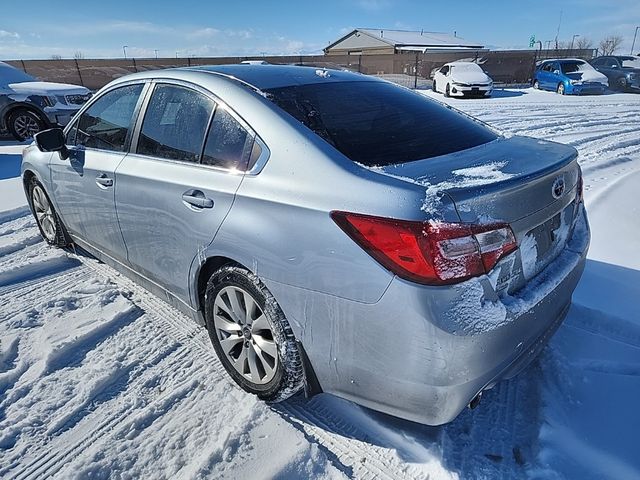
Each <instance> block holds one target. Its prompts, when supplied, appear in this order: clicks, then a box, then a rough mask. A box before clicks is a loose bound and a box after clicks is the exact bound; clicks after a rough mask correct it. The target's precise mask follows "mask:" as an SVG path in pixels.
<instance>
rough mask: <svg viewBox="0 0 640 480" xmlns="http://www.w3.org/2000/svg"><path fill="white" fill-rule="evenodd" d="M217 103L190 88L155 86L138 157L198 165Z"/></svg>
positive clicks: (141, 135) (141, 132) (144, 124)
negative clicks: (151, 157) (150, 157)
mask: <svg viewBox="0 0 640 480" xmlns="http://www.w3.org/2000/svg"><path fill="white" fill-rule="evenodd" d="M214 107H215V102H214V101H213V100H211V99H210V98H209V97H207V96H206V95H204V94H202V93H200V92H196V91H195V90H191V89H190V88H186V87H182V86H177V85H168V84H159V85H156V87H155V89H154V90H153V94H152V95H151V99H150V101H149V106H148V107H147V111H146V113H145V116H144V120H143V122H142V129H141V131H140V138H139V139H138V148H137V150H136V151H137V153H139V154H141V155H149V156H153V157H159V158H166V159H170V160H179V161H183V162H193V163H198V162H199V161H200V155H201V152H202V146H203V144H204V137H205V133H206V132H207V127H208V125H209V120H210V118H211V114H212V112H213V109H214Z"/></svg>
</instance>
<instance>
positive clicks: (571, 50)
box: [569, 35, 580, 55]
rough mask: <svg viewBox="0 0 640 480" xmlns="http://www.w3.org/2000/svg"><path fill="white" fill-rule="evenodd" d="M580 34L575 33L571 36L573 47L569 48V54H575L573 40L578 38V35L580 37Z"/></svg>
mask: <svg viewBox="0 0 640 480" xmlns="http://www.w3.org/2000/svg"><path fill="white" fill-rule="evenodd" d="M579 36H580V35H574V36H573V37H571V48H569V55H571V54H573V42H574V40H575V39H576V37H579Z"/></svg>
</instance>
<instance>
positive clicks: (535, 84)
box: [533, 80, 540, 90]
mask: <svg viewBox="0 0 640 480" xmlns="http://www.w3.org/2000/svg"><path fill="white" fill-rule="evenodd" d="M533 88H535V89H536V90H540V82H538V80H534V81H533Z"/></svg>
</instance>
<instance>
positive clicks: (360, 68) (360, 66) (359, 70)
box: [358, 53, 362, 73]
mask: <svg viewBox="0 0 640 480" xmlns="http://www.w3.org/2000/svg"><path fill="white" fill-rule="evenodd" d="M358 73H362V53H360V55H358Z"/></svg>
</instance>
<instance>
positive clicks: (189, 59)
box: [187, 57, 191, 67]
mask: <svg viewBox="0 0 640 480" xmlns="http://www.w3.org/2000/svg"><path fill="white" fill-rule="evenodd" d="M187 66H188V67H190V66H191V57H187Z"/></svg>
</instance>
